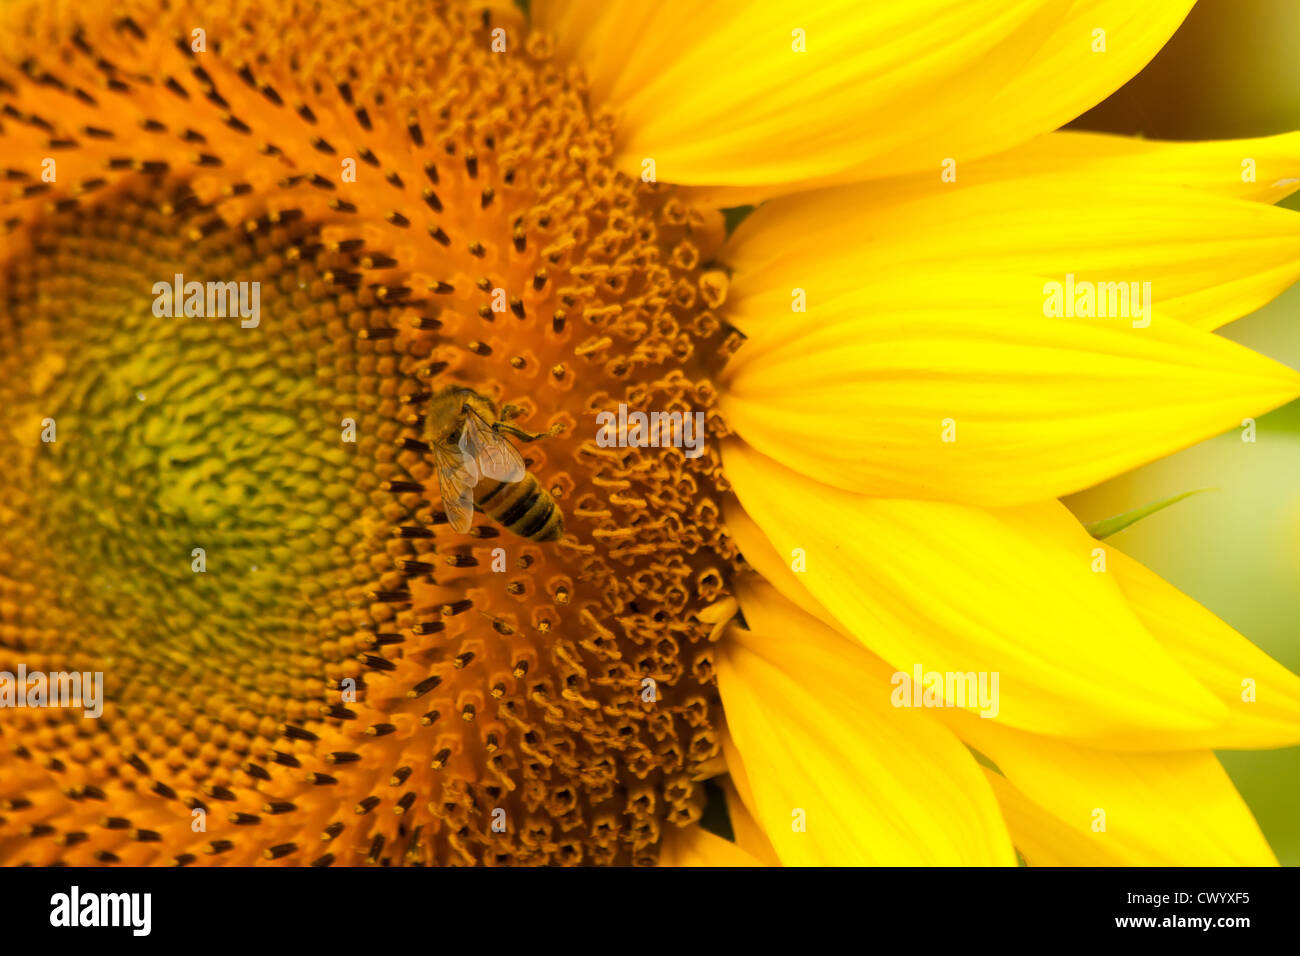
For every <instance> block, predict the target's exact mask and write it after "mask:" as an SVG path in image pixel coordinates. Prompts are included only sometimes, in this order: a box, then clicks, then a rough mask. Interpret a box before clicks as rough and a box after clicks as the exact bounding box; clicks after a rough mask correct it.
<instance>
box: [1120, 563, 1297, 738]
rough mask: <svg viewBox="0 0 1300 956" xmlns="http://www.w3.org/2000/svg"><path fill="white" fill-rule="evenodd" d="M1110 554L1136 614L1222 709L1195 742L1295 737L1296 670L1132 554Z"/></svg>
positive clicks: (1123, 588) (1122, 587)
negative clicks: (1216, 723)
mask: <svg viewBox="0 0 1300 956" xmlns="http://www.w3.org/2000/svg"><path fill="white" fill-rule="evenodd" d="M1108 560H1109V570H1110V573H1111V574H1112V575H1114V578H1115V581H1116V582H1117V583H1118V584H1119V587H1120V590H1121V591H1123V593H1124V597H1125V599H1126V600H1127V601H1128V603H1129V606H1130V607H1132V608H1133V610H1134V611H1135V612H1137V616H1138V618H1139V619H1140V620H1141V621H1142V622H1143V623H1144V624H1145V625H1146V626H1147V629H1148V630H1150V631H1151V633H1152V634H1153V635H1155V638H1156V640H1158V641H1159V642H1160V643H1161V645H1162V646H1163V647H1164V648H1165V650H1166V651H1168V652H1169V655H1170V656H1171V657H1172V658H1173V659H1174V660H1176V661H1178V663H1179V664H1181V665H1182V666H1183V667H1184V668H1185V669H1186V670H1187V671H1188V672H1189V673H1190V674H1191V675H1192V676H1193V677H1195V678H1196V679H1197V680H1198V681H1199V682H1200V684H1201V686H1203V687H1205V688H1206V689H1207V690H1208V691H1209V692H1210V693H1212V694H1213V695H1214V696H1215V697H1217V698H1218V699H1219V700H1220V701H1222V702H1223V704H1224V706H1225V707H1226V709H1227V711H1228V721H1227V723H1225V724H1224V725H1223V726H1222V727H1217V728H1215V729H1214V730H1212V731H1210V732H1209V733H1207V734H1205V735H1202V736H1200V737H1199V739H1197V740H1196V742H1195V744H1194V745H1195V746H1199V747H1203V748H1207V749H1208V748H1215V749H1219V750H1223V749H1231V748H1235V747H1241V748H1256V747H1289V746H1293V745H1295V744H1300V677H1297V676H1296V675H1295V674H1292V673H1291V672H1290V671H1289V670H1287V669H1286V668H1285V667H1283V666H1282V665H1281V664H1279V663H1278V662H1277V661H1275V660H1273V659H1272V658H1271V657H1269V656H1268V655H1267V654H1265V653H1264V652H1263V651H1261V650H1260V649H1259V648H1257V647H1256V646H1255V645H1254V644H1252V643H1251V642H1250V641H1248V640H1247V639H1246V638H1244V637H1242V636H1241V635H1240V634H1238V633H1237V632H1236V631H1234V630H1233V629H1232V628H1230V627H1229V626H1228V625H1227V624H1225V623H1223V621H1221V620H1219V619H1218V618H1217V617H1215V616H1214V615H1213V614H1211V613H1210V612H1209V611H1207V610H1206V609H1205V608H1203V607H1202V606H1201V605H1199V604H1197V603H1196V602H1195V601H1193V600H1192V599H1191V598H1189V597H1187V595H1185V594H1183V593H1182V592H1181V591H1179V590H1178V589H1177V588H1176V587H1174V586H1173V585H1171V584H1169V583H1168V582H1167V581H1165V580H1164V579H1163V578H1161V577H1160V575H1158V574H1156V573H1154V572H1153V571H1150V570H1148V569H1147V568H1145V567H1143V566H1142V565H1141V564H1139V563H1138V562H1137V561H1135V560H1134V559H1133V558H1130V557H1129V556H1128V555H1126V554H1123V553H1122V552H1120V551H1117V550H1115V549H1114V548H1111V549H1110V551H1109V558H1108Z"/></svg>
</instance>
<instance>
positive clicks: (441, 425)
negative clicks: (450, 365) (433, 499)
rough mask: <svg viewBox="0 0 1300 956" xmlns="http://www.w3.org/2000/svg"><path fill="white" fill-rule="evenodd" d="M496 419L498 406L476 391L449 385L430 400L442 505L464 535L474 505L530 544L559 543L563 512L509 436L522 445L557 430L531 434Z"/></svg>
mask: <svg viewBox="0 0 1300 956" xmlns="http://www.w3.org/2000/svg"><path fill="white" fill-rule="evenodd" d="M510 408H511V406H509V405H507V406H505V408H503V409H502V416H500V417H499V416H498V415H497V410H496V406H495V405H494V404H493V403H492V402H491V400H489V399H487V398H484V397H483V396H482V395H480V394H479V393H478V392H476V391H474V390H473V389H469V388H464V387H462V386H459V385H449V386H447V387H445V388H442V389H439V390H438V391H437V392H435V393H434V394H433V396H432V397H431V398H430V399H429V406H428V412H427V413H426V415H425V419H424V434H425V438H426V439H427V440H428V443H429V445H430V447H431V448H432V449H433V461H434V470H435V471H436V472H437V474H438V489H439V491H440V492H441V494H442V507H443V510H444V511H446V512H447V520H448V521H449V522H450V524H451V526H452V528H454V529H455V530H456V531H458V532H460V533H461V534H464V533H465V532H466V531H468V530H469V528H470V524H471V522H472V521H473V519H474V506H475V505H477V506H478V508H479V510H480V511H482V512H483V513H484V514H486V515H487V516H488V517H490V518H491V519H492V520H493V521H495V522H496V523H497V524H499V525H501V526H502V527H504V528H506V529H507V530H509V531H513V532H514V533H515V534H517V535H519V536H520V537H523V538H528V539H530V540H532V541H558V540H559V538H560V536H561V535H562V534H564V514H563V513H562V512H561V511H560V506H559V505H557V504H556V503H555V499H554V498H552V497H551V494H550V492H548V491H547V490H546V489H545V488H543V487H542V484H541V482H539V481H538V480H537V477H536V476H535V475H534V474H532V472H530V471H528V469H527V468H525V467H524V460H523V458H522V457H521V456H520V454H519V451H518V449H516V448H515V446H514V445H513V444H511V442H510V439H509V438H507V437H506V436H507V435H513V436H514V437H516V438H519V439H520V440H522V441H528V442H531V441H537V440H538V439H539V438H547V437H549V436H551V435H553V434H555V432H556V431H557V430H558V426H557V428H556V429H552V430H551V431H548V432H539V433H532V432H526V431H524V430H523V429H521V428H516V427H515V426H514V425H511V424H509V423H508V422H507V421H505V420H504V414H505V413H506V412H507V411H508V410H509V409H510Z"/></svg>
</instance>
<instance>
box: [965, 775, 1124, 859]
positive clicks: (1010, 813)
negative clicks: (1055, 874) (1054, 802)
mask: <svg viewBox="0 0 1300 956" xmlns="http://www.w3.org/2000/svg"><path fill="white" fill-rule="evenodd" d="M984 773H985V776H986V777H987V778H988V781H989V785H990V786H991V787H992V788H993V793H994V794H995V795H996V796H997V798H998V804H999V805H1000V806H1001V807H1002V818H1003V819H1004V820H1006V822H1007V829H1008V830H1009V831H1010V832H1011V842H1013V843H1014V844H1015V845H1016V849H1017V850H1019V851H1020V855H1021V856H1023V857H1024V858H1025V862H1026V863H1028V864H1029V865H1030V866H1117V865H1119V863H1120V861H1119V859H1118V858H1117V857H1116V856H1115V855H1114V854H1113V853H1111V852H1110V849H1111V847H1110V845H1109V844H1107V843H1106V842H1105V841H1103V840H1101V839H1099V837H1100V836H1101V834H1099V833H1091V832H1089V833H1083V832H1080V831H1079V830H1078V829H1074V828H1071V827H1068V826H1066V825H1065V824H1064V823H1062V822H1061V821H1060V820H1058V819H1057V818H1056V817H1054V816H1052V814H1051V813H1049V812H1048V811H1046V810H1044V809H1043V808H1042V807H1040V806H1039V805H1038V804H1036V803H1034V801H1032V800H1030V799H1029V798H1028V797H1026V796H1025V795H1024V794H1023V793H1021V792H1020V791H1019V790H1017V789H1016V788H1015V787H1013V786H1012V785H1011V784H1010V783H1008V782H1007V778H1006V777H1004V776H1002V775H1001V774H998V773H994V772H993V771H991V770H988V769H987V768H986V769H985V771H984Z"/></svg>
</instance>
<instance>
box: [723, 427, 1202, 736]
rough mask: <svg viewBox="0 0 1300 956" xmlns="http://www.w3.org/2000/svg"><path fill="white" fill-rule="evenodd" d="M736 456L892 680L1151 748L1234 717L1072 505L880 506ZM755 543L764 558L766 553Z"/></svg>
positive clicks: (882, 502)
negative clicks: (1137, 610)
mask: <svg viewBox="0 0 1300 956" xmlns="http://www.w3.org/2000/svg"><path fill="white" fill-rule="evenodd" d="M723 460H724V465H725V468H726V472H727V477H728V479H729V480H730V481H731V483H732V485H733V487H734V489H735V492H736V495H737V497H738V498H739V499H740V503H741V505H742V506H743V507H744V509H745V511H746V512H747V513H748V514H749V516H750V517H752V518H753V520H754V522H755V523H756V524H757V525H758V526H759V527H760V528H761V529H762V531H763V534H764V536H765V537H766V538H767V539H768V541H770V542H771V546H772V547H773V548H774V550H775V551H776V553H777V554H778V555H780V556H781V560H783V561H792V560H795V561H802V562H803V564H804V567H805V568H806V570H804V571H803V572H802V573H798V574H795V575H794V577H796V578H797V579H798V580H799V582H800V583H801V584H802V585H803V586H804V587H805V588H806V589H807V591H808V592H809V594H810V595H811V597H812V598H813V599H815V600H816V601H818V602H820V603H821V604H822V605H823V606H824V607H825V608H826V610H827V611H829V612H830V613H831V614H832V615H834V617H835V618H836V619H837V620H838V621H839V622H841V623H842V624H843V626H844V628H845V629H846V630H847V631H848V632H849V633H851V634H852V635H853V636H854V637H855V638H857V640H859V641H861V642H862V643H863V644H864V645H866V646H867V647H868V648H870V649H871V651H873V652H874V653H875V654H876V655H877V656H878V657H880V658H882V659H883V660H884V661H887V662H888V663H889V665H890V667H891V670H894V671H897V672H900V673H902V674H906V675H912V674H913V673H914V669H915V668H916V667H918V666H920V667H921V668H922V671H923V673H929V672H936V671H937V672H940V673H945V672H953V673H959V674H966V673H970V672H975V673H976V674H979V673H981V672H983V673H987V674H989V675H992V674H993V673H997V674H998V681H999V690H998V701H997V713H996V719H995V720H993V721H984V722H996V723H999V724H1007V725H1009V726H1013V727H1020V728H1024V729H1026V730H1033V731H1036V732H1039V733H1051V734H1059V735H1061V736H1064V737H1068V738H1073V739H1077V740H1088V741H1092V742H1094V743H1105V744H1106V745H1107V746H1114V747H1119V748H1124V749H1143V748H1154V747H1164V746H1167V745H1170V744H1172V743H1174V742H1176V741H1178V740H1180V739H1183V738H1185V737H1186V735H1188V734H1190V733H1198V732H1204V731H1207V730H1210V729H1212V728H1214V727H1217V726H1219V725H1220V724H1222V723H1223V722H1224V721H1225V720H1226V713H1225V710H1224V705H1223V704H1221V703H1219V702H1218V701H1217V700H1215V699H1214V698H1213V697H1212V696H1211V695H1210V694H1209V693H1208V692H1207V691H1206V690H1205V689H1203V688H1202V687H1201V686H1200V685H1199V684H1197V683H1196V681H1195V680H1194V679H1193V678H1192V677H1191V676H1190V675H1189V674H1188V673H1187V672H1186V671H1184V670H1183V669H1182V668H1181V667H1179V666H1178V665H1177V664H1176V663H1175V661H1174V660H1173V659H1172V658H1171V657H1170V656H1169V655H1168V654H1167V653H1166V652H1165V651H1164V650H1163V649H1162V648H1161V647H1160V646H1159V645H1158V644H1157V642H1156V641H1155V640H1154V638H1152V636H1151V635H1150V634H1149V633H1148V632H1147V631H1146V629H1145V628H1144V627H1143V626H1142V625H1141V623H1140V622H1139V621H1138V620H1137V619H1136V617H1135V616H1134V615H1133V613H1132V612H1131V611H1130V610H1129V608H1128V606H1127V605H1126V603H1125V601H1124V598H1123V595H1122V594H1121V593H1120V591H1119V589H1118V588H1117V587H1116V585H1115V583H1114V581H1113V580H1112V579H1111V578H1110V577H1109V575H1107V574H1106V573H1104V572H1101V573H1098V572H1096V571H1094V570H1093V568H1094V567H1097V564H1096V561H1097V560H1098V559H1097V558H1096V557H1095V555H1094V548H1100V547H1101V546H1100V545H1099V544H1098V542H1096V541H1095V540H1093V539H1092V538H1091V537H1089V536H1088V534H1087V532H1086V531H1084V530H1083V528H1082V527H1081V526H1080V525H1079V523H1078V521H1077V520H1076V519H1075V518H1074V517H1073V516H1072V515H1071V514H1070V513H1069V512H1068V511H1067V510H1066V509H1065V507H1064V506H1063V505H1061V504H1060V503H1059V502H1056V501H1051V502H1044V503H1040V504H1035V505H1027V506H1022V507H1018V508H1007V509H998V510H986V509H981V508H971V507H967V506H963V505H955V504H947V503H940V502H923V501H906V500H887V499H876V498H869V497H866V496H863V495H854V494H852V493H849V492H844V491H840V490H838V489H835V488H829V487H826V486H820V485H818V484H817V483H816V482H813V481H809V480H808V479H806V478H803V477H801V476H799V475H797V474H795V473H794V472H792V471H790V470H789V469H786V468H783V467H781V466H780V465H778V464H777V463H775V462H773V461H771V460H770V459H766V458H764V457H763V456H762V455H759V454H757V453H756V452H754V451H753V450H752V449H749V448H746V447H745V446H744V445H743V443H739V442H729V443H727V444H726V445H724V447H723ZM728 523H729V527H730V526H731V516H730V514H729V516H728ZM741 533H742V534H743V532H741ZM737 540H738V541H741V539H740V538H739V537H738V538H737ZM741 544H742V548H743V549H744V550H743V552H742V553H744V554H745V557H746V559H747V560H754V559H752V558H751V554H753V548H754V547H755V546H753V545H749V546H746V545H745V543H744V542H743V541H741ZM757 560H760V561H761V560H762V559H761V558H758V559H757ZM742 611H744V613H745V614H746V615H748V610H747V609H745V608H744V605H743V602H742ZM988 679H989V680H991V679H992V678H991V676H990V677H989V678H988ZM989 686H990V687H991V685H989ZM965 706H966V707H967V708H969V709H970V710H972V711H975V710H979V709H980V704H979V702H978V701H975V700H968V701H966V702H965ZM981 720H983V719H982V718H981Z"/></svg>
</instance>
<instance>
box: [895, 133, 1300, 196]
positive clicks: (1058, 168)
mask: <svg viewBox="0 0 1300 956" xmlns="http://www.w3.org/2000/svg"><path fill="white" fill-rule="evenodd" d="M1049 174H1060V175H1066V176H1073V177H1080V178H1086V179H1088V180H1090V181H1092V180H1097V181H1108V182H1128V183H1131V184H1135V185H1136V184H1138V183H1141V184H1144V185H1147V186H1185V187H1187V188H1188V189H1197V190H1200V191H1202V192H1210V193H1215V194H1216V195H1219V196H1227V197H1229V198H1233V199H1249V200H1252V201H1254V202H1263V203H1268V204H1270V205H1271V204H1273V203H1276V202H1281V201H1282V200H1283V199H1285V198H1286V197H1287V196H1289V195H1291V194H1292V193H1294V192H1295V191H1296V190H1298V189H1300V132H1295V133H1282V134H1280V135H1277V136H1259V137H1255V138H1253V139H1220V140H1208V141H1204V142H1172V141H1168V140H1153V139H1141V138H1139V137H1136V136H1112V135H1109V134H1106V133H1087V132H1082V131H1078V130H1062V131H1060V132H1056V133H1048V134H1047V135H1045V136H1038V137H1035V138H1034V139H1032V140H1030V141H1029V142H1027V143H1025V144H1023V145H1021V146H1017V147H1016V148H1015V149H1011V150H1008V151H1007V152H1005V153H999V154H997V155H995V156H990V157H989V158H987V159H982V160H979V161H978V162H975V163H973V164H971V165H970V166H967V167H966V168H965V169H963V170H962V175H960V176H958V178H957V184H958V185H962V184H966V185H969V184H973V183H984V182H994V181H996V180H1002V179H1011V178H1014V177H1016V176H1020V177H1024V176H1026V175H1035V176H1040V175H1049ZM930 179H933V177H931V178H930ZM918 184H919V183H918ZM925 185H927V186H930V185H931V183H930V181H927V182H926V183H925Z"/></svg>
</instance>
